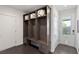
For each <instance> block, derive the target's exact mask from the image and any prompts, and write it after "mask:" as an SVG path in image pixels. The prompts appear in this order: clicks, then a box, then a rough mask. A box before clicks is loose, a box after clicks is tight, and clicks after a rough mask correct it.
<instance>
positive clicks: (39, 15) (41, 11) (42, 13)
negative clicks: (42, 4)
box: [37, 9, 46, 17]
mask: <svg viewBox="0 0 79 59" xmlns="http://www.w3.org/2000/svg"><path fill="white" fill-rule="evenodd" d="M37 16H38V17H41V16H46V12H45V10H44V9H40V10H38V11H37Z"/></svg>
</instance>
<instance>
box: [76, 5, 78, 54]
mask: <svg viewBox="0 0 79 59" xmlns="http://www.w3.org/2000/svg"><path fill="white" fill-rule="evenodd" d="M77 20H79V6H77V10H76V48H77V52H78V53H79V33H78V32H77Z"/></svg>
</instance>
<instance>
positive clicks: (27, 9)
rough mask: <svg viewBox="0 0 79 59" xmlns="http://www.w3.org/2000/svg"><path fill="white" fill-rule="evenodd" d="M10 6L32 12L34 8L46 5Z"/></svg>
mask: <svg viewBox="0 0 79 59" xmlns="http://www.w3.org/2000/svg"><path fill="white" fill-rule="evenodd" d="M9 6H10V7H13V8H16V9H19V10H21V11H24V12H26V13H27V12H31V11H33V10H36V9H39V8H41V7H43V6H44V5H9Z"/></svg>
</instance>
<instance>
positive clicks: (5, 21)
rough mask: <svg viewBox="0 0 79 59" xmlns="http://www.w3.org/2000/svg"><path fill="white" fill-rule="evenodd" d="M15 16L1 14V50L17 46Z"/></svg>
mask: <svg viewBox="0 0 79 59" xmlns="http://www.w3.org/2000/svg"><path fill="white" fill-rule="evenodd" d="M15 30H16V28H15V17H14V16H9V15H0V50H4V49H6V48H10V47H12V46H15V39H16V36H15Z"/></svg>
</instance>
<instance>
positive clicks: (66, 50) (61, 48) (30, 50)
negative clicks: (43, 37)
mask: <svg viewBox="0 0 79 59" xmlns="http://www.w3.org/2000/svg"><path fill="white" fill-rule="evenodd" d="M0 54H42V53H41V52H40V51H39V50H38V49H36V48H34V47H31V46H29V45H26V46H25V45H20V46H17V47H13V48H9V49H7V50H4V51H1V52H0ZM53 54H77V51H76V49H75V48H73V47H70V46H66V45H62V44H59V45H58V46H57V48H56V49H55V52H54V53H53Z"/></svg>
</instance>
